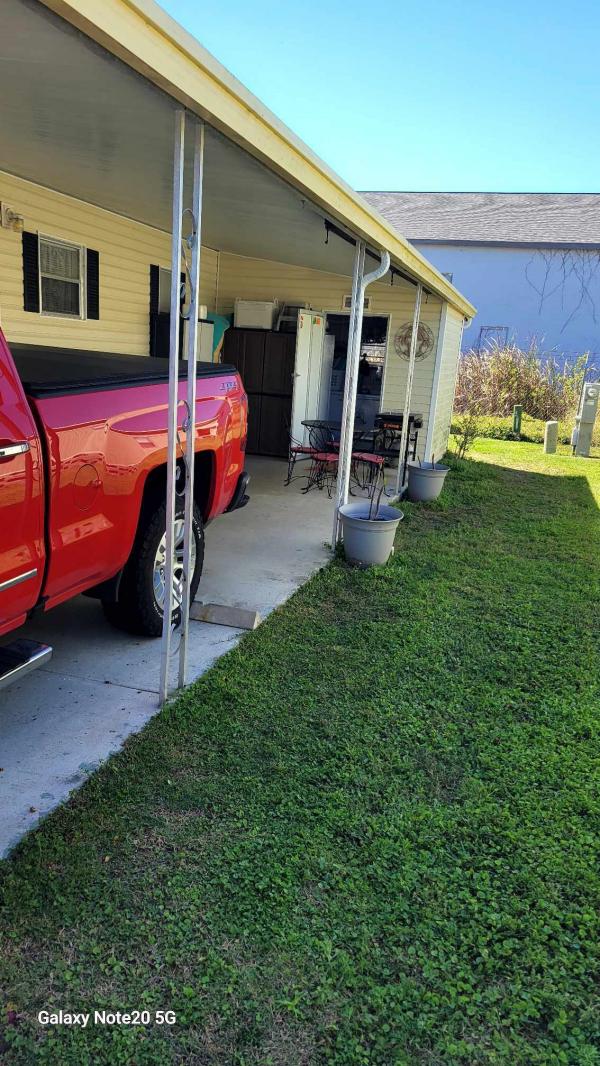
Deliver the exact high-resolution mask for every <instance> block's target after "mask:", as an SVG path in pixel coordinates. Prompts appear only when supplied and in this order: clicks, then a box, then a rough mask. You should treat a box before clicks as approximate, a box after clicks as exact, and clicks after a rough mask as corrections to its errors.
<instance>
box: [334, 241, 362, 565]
mask: <svg viewBox="0 0 600 1066" xmlns="http://www.w3.org/2000/svg"><path fill="white" fill-rule="evenodd" d="M364 266H365V242H364V241H357V242H356V251H355V254H354V273H353V276H352V299H351V301H350V320H349V322H348V347H347V348H346V375H345V377H344V399H343V403H342V431H341V434H340V452H339V456H340V458H339V466H338V480H337V498H336V501H335V504H334V508H333V534H332V538H331V545H332V547H333V548H335V546H336V544H337V542H338V538H339V526H340V516H339V508H340V507H342V506H343V504H344V503H345V502H346V500H345V499H344V493H343V487H342V485H343V481H344V480H345V479H344V476H343V468H342V461H343V458H344V457H345V456H346V455H347V448H346V440H347V436H348V425H349V420H350V417H352V424H353V425H352V428H354V415H352V416H351V415H350V407H351V391H352V384H353V375H352V368H353V366H354V359H353V352H354V336H355V332H356V316H357V312H358V301H359V295H360V285H361V281H362V275H363V270H364ZM357 372H358V371H357ZM353 387H354V393H355V394H356V382H354V386H353ZM348 466H349V464H348Z"/></svg>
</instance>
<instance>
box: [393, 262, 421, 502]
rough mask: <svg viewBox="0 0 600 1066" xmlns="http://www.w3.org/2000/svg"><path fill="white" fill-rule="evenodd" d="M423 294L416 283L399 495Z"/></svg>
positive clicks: (398, 483)
mask: <svg viewBox="0 0 600 1066" xmlns="http://www.w3.org/2000/svg"><path fill="white" fill-rule="evenodd" d="M422 296H423V286H422V285H421V282H419V284H418V285H417V295H416V299H415V310H414V314H413V324H412V333H411V335H410V349H409V357H408V375H407V378H406V393H405V395H404V414H403V416H402V433H401V435H400V452H399V454H398V476H397V478H396V495H397V496H399V495H400V492H401V490H403V488H404V474H405V472H406V471H405V469H404V454H405V452H406V445H407V442H408V422H409V419H410V400H411V395H412V386H413V377H414V374H415V355H416V352H417V339H418V333H419V316H420V314H421V298H422Z"/></svg>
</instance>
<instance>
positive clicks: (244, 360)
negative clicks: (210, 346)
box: [223, 328, 296, 458]
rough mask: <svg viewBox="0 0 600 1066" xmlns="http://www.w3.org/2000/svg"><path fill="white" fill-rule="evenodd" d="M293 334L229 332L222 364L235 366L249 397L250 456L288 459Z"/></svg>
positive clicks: (224, 346) (293, 347)
mask: <svg viewBox="0 0 600 1066" xmlns="http://www.w3.org/2000/svg"><path fill="white" fill-rule="evenodd" d="M295 358H296V335H295V334H294V333H275V332H272V331H270V330H262V329H233V328H232V329H228V330H227V331H226V332H225V339H224V342H223V362H224V363H231V364H232V365H233V366H235V367H236V368H237V369H238V370H239V372H240V374H241V377H242V381H243V382H244V388H245V389H246V392H247V394H248V443H247V446H246V450H247V451H248V452H249V453H250V454H252V455H274V456H281V457H283V458H287V455H288V445H289V432H290V422H291V417H292V391H293V387H294V362H295Z"/></svg>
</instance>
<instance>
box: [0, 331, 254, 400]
mask: <svg viewBox="0 0 600 1066" xmlns="http://www.w3.org/2000/svg"><path fill="white" fill-rule="evenodd" d="M11 352H12V356H13V359H14V361H15V364H16V367H17V370H18V372H19V376H20V378H21V382H22V384H23V388H24V389H25V392H26V393H27V394H28V395H29V396H32V397H35V398H42V397H44V396H63V395H65V394H66V393H76V392H92V391H99V390H105V389H123V388H127V387H128V386H131V385H140V384H149V385H153V384H158V383H161V382H166V381H168V380H169V360H168V359H155V358H151V357H150V356H139V355H116V354H114V353H112V352H87V351H81V350H79V349H75V348H50V347H45V346H43V345H29V344H11ZM236 373H237V371H236V369H235V367H233V366H229V365H227V364H225V363H198V369H197V376H198V377H199V378H202V377H217V376H219V375H223V374H236ZM186 375H187V363H186V362H183V361H180V363H179V377H180V378H183V377H185V376H186Z"/></svg>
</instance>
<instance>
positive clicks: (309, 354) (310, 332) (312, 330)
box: [292, 311, 325, 443]
mask: <svg viewBox="0 0 600 1066" xmlns="http://www.w3.org/2000/svg"><path fill="white" fill-rule="evenodd" d="M324 337H325V315H323V314H321V312H320V311H300V312H299V314H298V334H297V339H296V362H295V366H294V391H293V395H292V437H293V438H294V440H296V441H299V442H300V443H303V442H305V441H306V439H307V437H308V431H307V430H306V428H305V427H304V426H303V425H302V423H303V421H304V420H305V419H307V418H318V417H319V394H320V388H321V364H322V360H323V339H324Z"/></svg>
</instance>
